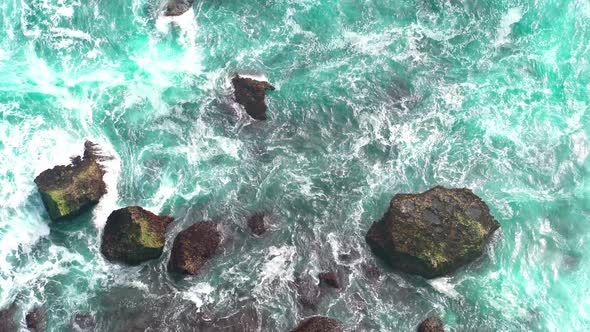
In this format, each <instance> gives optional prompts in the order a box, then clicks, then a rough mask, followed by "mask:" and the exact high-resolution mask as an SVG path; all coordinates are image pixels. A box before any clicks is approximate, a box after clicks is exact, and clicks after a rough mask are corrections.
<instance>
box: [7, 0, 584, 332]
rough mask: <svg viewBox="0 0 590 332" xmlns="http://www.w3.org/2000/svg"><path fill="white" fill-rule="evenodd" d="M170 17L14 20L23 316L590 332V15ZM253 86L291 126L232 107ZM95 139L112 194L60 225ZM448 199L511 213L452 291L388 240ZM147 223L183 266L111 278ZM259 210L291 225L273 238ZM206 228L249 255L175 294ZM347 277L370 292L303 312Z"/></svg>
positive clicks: (241, 13)
mask: <svg viewBox="0 0 590 332" xmlns="http://www.w3.org/2000/svg"><path fill="white" fill-rule="evenodd" d="M159 1H160V0H156V1H152V0H117V1H107V0H89V1H77V0H31V1H17V0H2V1H1V2H0V116H1V118H0V307H5V306H8V305H9V304H10V303H12V302H13V301H14V300H15V299H16V300H17V301H18V303H19V305H20V309H19V317H20V318H21V325H22V327H23V329H24V326H25V325H24V314H25V313H26V312H27V311H28V310H29V309H31V308H32V307H34V306H38V305H42V306H43V308H44V309H45V310H46V312H47V324H48V325H47V330H48V331H68V330H69V329H70V322H71V319H72V317H73V315H74V314H75V313H91V314H93V315H94V316H95V317H96V321H97V328H96V330H97V331H136V330H137V331H143V330H146V329H149V330H150V331H164V330H169V331H184V330H190V329H191V328H190V327H189V326H190V325H191V324H192V323H191V319H194V318H195V317H197V316H198V317H201V316H203V317H213V316H215V317H218V316H230V317H231V316H232V314H234V313H238V314H239V313H240V312H242V311H243V309H244V308H248V310H250V311H254V312H256V317H257V319H256V322H255V323H253V324H251V325H248V326H246V325H243V324H242V325H234V328H235V329H233V330H236V331H239V330H240V329H239V327H244V330H248V331H256V330H260V331H286V330H288V329H290V328H292V327H293V326H294V325H296V323H297V322H298V321H300V320H301V319H303V318H304V317H306V316H309V315H311V314H322V315H327V316H330V317H334V318H337V319H340V320H341V321H342V322H343V323H344V324H345V326H346V327H347V330H350V331H411V330H413V329H414V328H415V326H416V325H417V324H418V323H419V322H420V321H421V320H423V319H424V318H426V317H427V316H429V315H437V316H440V317H441V318H442V319H443V321H444V323H445V325H446V326H447V328H448V330H450V331H584V330H590V263H589V257H590V254H589V252H590V178H589V177H588V176H589V173H590V158H589V152H590V142H589V139H588V137H589V135H590V118H589V116H590V115H589V112H588V107H589V106H590V103H589V92H590V63H589V61H590V2H588V1H587V0H577V1H574V0H561V1H557V0H537V1H516V0H510V1H509V0H502V1H499V0H489V1H482V0H448V1H446V0H436V1H435V0H416V1H410V0H404V1H399V0H367V1H354V0H324V1H320V0H279V1H249V2H244V1H232V0H229V1H208V0H203V1H201V2H199V1H197V2H196V3H195V4H194V6H193V10H191V11H189V12H188V13H186V14H185V15H183V16H181V17H177V18H174V19H168V18H163V17H159V15H158V12H159V10H160V8H161V7H162V6H163V5H164V2H159ZM235 73H240V74H250V75H253V76H256V77H265V78H266V79H268V80H269V82H270V83H271V84H273V85H274V86H275V87H276V88H277V89H276V91H272V92H270V93H269V95H268V97H267V103H268V105H269V113H268V114H269V119H268V120H267V121H265V122H257V121H252V120H251V119H250V118H249V117H248V116H247V114H245V112H244V111H243V110H242V109H241V108H240V107H238V105H236V104H235V103H234V102H233V101H232V91H231V86H230V79H231V77H232V75H234V74H235ZM85 139H90V140H93V141H94V142H96V143H98V144H99V145H100V146H101V148H102V149H103V150H104V151H105V152H107V153H109V154H110V155H112V156H113V157H114V159H113V160H112V161H110V162H108V163H107V165H106V166H107V177H106V180H107V182H108V186H109V193H108V194H107V196H105V197H103V199H102V200H101V202H100V204H99V205H98V206H97V207H96V208H95V209H94V210H93V211H92V212H91V213H88V214H86V215H83V216H80V217H78V218H76V219H75V220H73V221H71V222H64V223H50V222H49V219H48V216H47V214H46V212H45V211H44V209H43V206H42V203H41V200H40V197H39V195H38V193H37V191H36V188H35V185H34V183H33V179H34V177H35V176H36V175H37V174H38V173H40V172H41V171H43V170H44V169H47V168H49V167H52V166H53V165H56V164H64V163H67V161H68V157H70V156H72V155H75V154H79V153H81V152H82V151H81V150H82V145H83V142H84V140H85ZM438 184H441V185H445V186H449V187H469V188H472V189H473V190H474V192H475V193H476V194H477V195H479V196H480V197H482V198H483V199H484V201H486V202H487V203H488V205H489V206H490V209H491V211H492V213H493V214H494V216H495V217H496V218H497V219H498V221H499V222H500V223H501V225H502V227H501V231H500V232H499V233H498V234H497V236H496V237H495V238H494V240H493V243H492V244H491V245H490V247H489V250H488V253H487V254H486V255H485V256H484V257H483V258H482V259H481V260H479V261H477V262H475V263H474V264H471V265H469V266H468V267H466V268H464V269H462V270H460V271H458V272H456V273H454V274H452V275H450V276H448V277H445V278H439V279H434V280H429V281H428V280H424V279H422V278H419V277H414V276H408V275H402V274H399V273H396V272H395V271H392V270H390V269H388V268H387V267H385V266H383V265H382V264H381V262H379V261H377V260H376V259H375V258H374V257H373V256H372V255H371V253H370V252H369V250H368V247H367V245H366V244H365V242H364V234H365V233H366V231H367V229H368V228H369V226H370V224H371V223H372V222H373V221H374V220H376V219H378V218H379V217H380V216H381V215H382V214H383V213H384V212H385V209H386V208H387V206H388V202H389V200H390V199H391V198H392V196H393V195H394V194H396V193H399V192H420V191H424V190H426V189H428V188H430V187H433V186H435V185H438ZM127 205H141V206H144V207H145V208H148V209H150V210H151V211H153V212H158V213H164V214H169V215H171V216H174V217H175V218H177V222H176V223H175V224H174V225H173V226H171V227H170V228H169V231H168V234H167V239H168V241H167V246H166V249H165V251H164V252H165V253H164V255H163V256H162V257H161V259H159V260H155V261H151V262H148V263H146V264H143V265H141V266H138V267H123V266H119V265H114V264H110V263H108V262H106V261H105V260H104V259H103V258H102V257H101V255H100V253H99V250H98V248H99V245H100V235H101V232H102V228H103V226H104V223H105V221H106V217H107V216H108V214H109V213H110V212H111V211H112V210H113V209H115V208H119V207H123V206H127ZM255 211H269V212H271V213H272V214H273V216H274V220H273V229H272V231H271V232H270V233H268V234H266V235H265V236H263V237H261V238H255V237H253V236H252V235H250V233H249V232H248V231H247V226H246V217H247V216H248V215H249V214H250V213H252V212H255ZM203 219H218V220H222V221H223V222H224V224H225V225H226V227H227V229H228V230H229V234H231V238H230V239H229V241H228V244H227V245H226V246H225V247H224V249H223V252H221V253H220V254H219V255H218V256H217V257H216V258H215V259H214V260H213V261H212V263H211V264H210V266H209V267H208V268H207V271H206V273H203V274H202V275H199V276H197V277H193V278H186V279H184V280H177V279H174V278H173V277H171V276H169V275H168V274H167V273H166V272H165V270H166V268H165V266H166V262H167V260H168V256H169V249H170V246H171V244H172V239H173V238H174V236H175V235H176V234H177V233H178V232H179V231H181V230H182V229H184V228H186V227H188V226H189V225H191V224H192V223H194V222H196V221H199V220H203ZM349 252H350V253H352V255H351V256H352V257H353V259H352V260H347V261H343V260H341V259H339V258H338V256H339V255H340V254H345V253H349ZM371 264H376V265H377V266H378V267H379V270H380V271H381V278H380V279H379V280H377V281H375V280H372V279H371V278H368V277H367V276H366V273H364V272H363V271H364V270H366V266H370V265H371ZM336 267H337V268H339V269H343V270H346V271H348V273H347V280H346V281H345V284H346V288H345V289H344V290H343V291H341V292H333V293H329V294H327V295H326V296H325V297H324V298H323V300H322V302H321V303H320V304H319V305H318V307H317V309H316V310H315V311H309V310H304V309H303V308H301V307H300V306H299V304H298V300H297V296H298V295H297V291H296V289H295V288H294V287H293V282H294V280H295V278H296V277H297V276H300V277H306V276H309V277H311V278H316V276H317V273H318V272H320V271H323V270H326V269H333V268H336ZM240 310H242V311H240ZM193 326H194V325H193ZM193 329H194V328H193ZM227 331H232V329H231V328H230V329H228V330H227Z"/></svg>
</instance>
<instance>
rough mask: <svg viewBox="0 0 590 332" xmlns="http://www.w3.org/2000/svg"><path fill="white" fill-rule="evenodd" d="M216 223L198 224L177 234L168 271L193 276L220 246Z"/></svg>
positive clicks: (219, 235) (219, 233) (205, 222)
mask: <svg viewBox="0 0 590 332" xmlns="http://www.w3.org/2000/svg"><path fill="white" fill-rule="evenodd" d="M217 226H218V225H217V223H215V222H212V221H202V222H198V223H196V224H194V225H192V226H190V227H189V228H187V229H185V230H183V231H182V232H180V233H178V235H177V236H176V239H174V244H173V246H172V253H171V255H170V261H169V262H168V271H170V272H177V273H181V274H192V275H195V274H197V273H198V272H199V270H200V269H201V268H202V267H203V265H205V263H206V262H207V261H208V260H209V259H211V258H212V257H213V255H214V254H215V252H216V251H217V248H218V247H219V246H220V245H221V240H222V235H221V232H220V231H219V230H218V227H217Z"/></svg>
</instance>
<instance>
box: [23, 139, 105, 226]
mask: <svg viewBox="0 0 590 332" xmlns="http://www.w3.org/2000/svg"><path fill="white" fill-rule="evenodd" d="M103 158H104V157H103V156H100V154H99V150H98V148H97V146H96V145H95V144H94V143H92V142H90V141H86V142H85V143H84V156H83V157H82V158H80V156H77V157H74V158H72V163H71V164H70V165H67V166H63V165H60V166H55V167H53V168H52V169H48V170H45V171H43V172H42V173H41V174H39V175H38V176H37V177H36V178H35V184H37V187H38V189H39V193H40V194H41V199H42V200H43V204H44V205H45V208H46V209H47V212H48V213H49V217H50V218H51V220H59V219H64V218H68V217H73V216H76V215H79V214H80V213H82V212H84V211H86V210H88V209H89V208H91V207H92V206H94V205H96V204H97V203H98V201H99V200H100V198H101V197H102V196H103V195H104V194H105V193H106V192H107V189H106V184H105V182H104V181H103V176H104V173H105V172H104V169H103V167H102V166H101V165H100V164H99V161H100V160H101V159H103Z"/></svg>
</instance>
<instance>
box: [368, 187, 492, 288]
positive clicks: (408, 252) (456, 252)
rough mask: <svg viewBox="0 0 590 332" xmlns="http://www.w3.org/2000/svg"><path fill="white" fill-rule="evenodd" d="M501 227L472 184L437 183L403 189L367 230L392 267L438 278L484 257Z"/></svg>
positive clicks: (374, 248)
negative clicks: (421, 189) (468, 186)
mask: <svg viewBox="0 0 590 332" xmlns="http://www.w3.org/2000/svg"><path fill="white" fill-rule="evenodd" d="M498 227H500V224H498V222H497V221H496V220H495V219H494V217H492V215H491V214H490V211H489V209H488V206H487V205H486V204H485V203H484V202H483V201H482V200H481V199H480V198H479V197H477V196H476V195H475V194H473V192H472V191H471V190H469V189H447V188H444V187H440V186H439V187H435V188H432V189H430V190H428V191H426V192H424V193H421V194H398V195H395V197H394V198H393V199H392V200H391V203H390V206H389V209H388V211H387V212H386V213H385V215H384V216H383V218H382V219H381V220H379V221H376V222H374V223H373V225H372V226H371V228H370V229H369V232H368V233H367V235H366V241H367V243H368V244H369V246H370V247H371V249H372V251H373V252H374V253H375V254H376V255H377V256H379V257H381V258H382V259H384V260H385V261H386V262H388V263H389V264H390V265H391V266H392V267H394V268H397V269H399V270H402V271H404V272H407V273H414V274H419V275H422V276H424V277H426V278H434V277H438V276H441V275H444V274H447V273H449V272H452V271H454V270H456V269H457V268H459V267H461V266H463V265H465V264H467V263H469V262H471V261H473V260H474V259H476V258H478V257H479V256H481V255H482V254H483V252H484V249H485V244H486V241H487V240H488V238H489V237H490V235H491V234H492V233H493V232H494V231H495V230H496V229H498Z"/></svg>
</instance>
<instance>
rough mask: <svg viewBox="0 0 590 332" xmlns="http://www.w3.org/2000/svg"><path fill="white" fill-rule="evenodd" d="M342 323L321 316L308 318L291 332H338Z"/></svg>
mask: <svg viewBox="0 0 590 332" xmlns="http://www.w3.org/2000/svg"><path fill="white" fill-rule="evenodd" d="M340 331H342V323H340V322H339V321H337V320H335V319H332V318H328V317H322V316H314V317H310V318H308V319H306V320H304V321H303V322H301V324H299V325H298V326H297V327H296V328H295V329H294V330H292V331H291V332H340Z"/></svg>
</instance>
